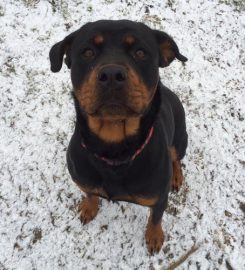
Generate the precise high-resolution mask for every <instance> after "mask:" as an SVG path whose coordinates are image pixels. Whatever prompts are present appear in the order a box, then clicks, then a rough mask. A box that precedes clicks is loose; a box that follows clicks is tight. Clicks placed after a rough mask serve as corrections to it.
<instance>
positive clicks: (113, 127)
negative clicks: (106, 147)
mask: <svg viewBox="0 0 245 270" xmlns="http://www.w3.org/2000/svg"><path fill="white" fill-rule="evenodd" d="M87 122H88V127H89V129H90V130H91V131H92V132H93V133H94V134H95V135H96V136H98V138H100V139H101V140H103V141H104V142H106V143H121V142H122V141H124V140H126V139H127V138H128V137H132V136H134V135H136V134H137V132H138V131H139V127H140V117H131V118H127V119H103V118H97V117H96V118H95V117H90V116H88V118H87Z"/></svg>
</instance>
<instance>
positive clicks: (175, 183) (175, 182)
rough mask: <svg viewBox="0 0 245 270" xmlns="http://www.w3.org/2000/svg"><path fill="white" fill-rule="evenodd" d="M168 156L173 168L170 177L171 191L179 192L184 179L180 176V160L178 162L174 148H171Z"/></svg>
mask: <svg viewBox="0 0 245 270" xmlns="http://www.w3.org/2000/svg"><path fill="white" fill-rule="evenodd" d="M170 155H171V159H172V166H173V175H172V179H171V186H172V190H174V191H179V189H180V187H181V185H182V183H183V181H184V177H183V174H182V169H181V163H180V160H178V155H177V151H176V148H175V147H174V146H172V147H171V148H170Z"/></svg>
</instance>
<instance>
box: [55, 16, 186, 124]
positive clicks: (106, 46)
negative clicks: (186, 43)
mask: <svg viewBox="0 0 245 270" xmlns="http://www.w3.org/2000/svg"><path fill="white" fill-rule="evenodd" d="M64 55H66V58H65V63H66V65H67V66H68V68H71V79H72V84H73V87H74V93H75V96H76V98H77V100H78V101H79V104H80V106H81V108H82V110H83V111H84V112H85V113H86V114H87V115H89V116H91V117H100V118H105V119H119V120H120V119H125V118H127V117H140V116H141V115H142V114H143V113H144V111H145V110H146V109H147V107H148V106H149V104H150V102H151V100H152V98H153V96H154V94H155V91H156V87H157V84H158V81H159V72H158V68H159V67H166V66H168V65H169V64H170V63H171V62H172V61H173V60H174V59H175V58H177V59H178V60H180V61H182V62H185V61H187V58H186V57H184V56H183V55H181V54H180V53H179V49H178V47H177V45H176V43H175V42H174V40H173V39H172V38H171V37H170V36H169V35H167V34H166V33H164V32H161V31H157V30H152V29H150V28H149V27H147V26H146V25H144V24H142V23H136V22H132V21H127V20H121V21H110V20H103V21H97V22H93V23H88V24H86V25H84V26H83V27H81V28H80V29H79V30H77V31H75V32H73V33H71V34H70V35H69V36H67V37H66V38H65V39H64V40H62V41H60V42H58V43H57V44H55V45H54V46H53V47H52V49H51V51H50V61H51V70H52V71H53V72H58V71H59V70H60V69H61V67H62V62H63V57H64Z"/></svg>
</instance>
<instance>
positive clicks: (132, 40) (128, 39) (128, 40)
mask: <svg viewBox="0 0 245 270" xmlns="http://www.w3.org/2000/svg"><path fill="white" fill-rule="evenodd" d="M125 42H126V43H127V44H128V45H133V44H134V43H135V37H134V36H131V35H128V36H126V38H125Z"/></svg>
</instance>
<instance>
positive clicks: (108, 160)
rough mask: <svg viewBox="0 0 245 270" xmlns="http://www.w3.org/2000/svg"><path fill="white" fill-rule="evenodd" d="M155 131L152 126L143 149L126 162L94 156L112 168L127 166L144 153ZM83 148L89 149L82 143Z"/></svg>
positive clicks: (142, 146)
mask: <svg viewBox="0 0 245 270" xmlns="http://www.w3.org/2000/svg"><path fill="white" fill-rule="evenodd" d="M153 131H154V127H153V126H152V127H151V128H150V130H149V132H148V135H147V137H146V140H145V142H144V143H143V144H142V145H141V147H140V148H139V149H138V150H137V151H136V152H135V153H134V154H133V155H132V156H131V157H129V158H127V159H125V160H117V159H109V158H105V157H103V156H99V155H97V154H94V156H95V157H96V158H98V159H100V160H103V161H105V162H106V163H107V164H108V165H110V166H120V165H123V164H127V163H129V162H130V161H133V160H134V159H135V158H136V157H137V156H138V155H139V154H140V153H141V152H142V151H143V149H144V148H145V147H146V145H147V144H148V143H149V141H150V139H151V137H152V135H153ZM81 145H82V147H83V148H85V149H87V146H86V145H85V144H84V142H82V143H81Z"/></svg>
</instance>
